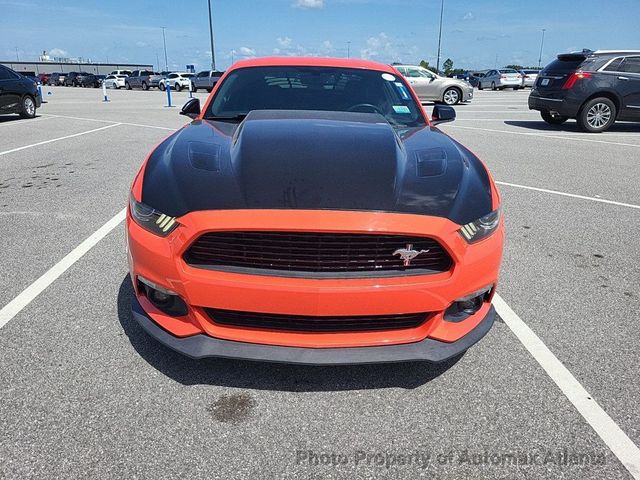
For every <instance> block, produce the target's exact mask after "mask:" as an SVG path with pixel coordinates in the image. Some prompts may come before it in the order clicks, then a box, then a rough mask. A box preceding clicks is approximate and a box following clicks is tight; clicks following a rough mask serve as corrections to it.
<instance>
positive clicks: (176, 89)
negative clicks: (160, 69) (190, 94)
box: [173, 82, 182, 92]
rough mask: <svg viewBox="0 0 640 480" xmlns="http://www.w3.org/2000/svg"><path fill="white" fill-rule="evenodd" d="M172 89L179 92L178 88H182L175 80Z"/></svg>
mask: <svg viewBox="0 0 640 480" xmlns="http://www.w3.org/2000/svg"><path fill="white" fill-rule="evenodd" d="M173 89H174V90H175V91H176V92H179V91H180V90H182V87H181V86H180V84H179V83H178V82H176V84H175V85H174V86H173Z"/></svg>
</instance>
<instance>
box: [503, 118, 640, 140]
mask: <svg viewBox="0 0 640 480" xmlns="http://www.w3.org/2000/svg"><path fill="white" fill-rule="evenodd" d="M504 124H505V125H510V126H512V127H520V128H527V129H529V130H537V131H540V132H552V133H553V132H555V133H558V132H575V133H583V134H586V135H590V134H588V133H586V132H583V131H582V130H580V129H579V128H578V124H577V123H576V122H575V121H571V120H569V121H568V122H567V123H563V124H562V125H549V124H548V123H545V122H543V121H542V120H505V122H504ZM607 133H640V123H624V122H622V123H621V122H616V123H614V124H613V125H612V126H611V128H609V129H608V130H607V131H606V132H605V133H604V135H606V134H607ZM593 135H596V136H597V134H593Z"/></svg>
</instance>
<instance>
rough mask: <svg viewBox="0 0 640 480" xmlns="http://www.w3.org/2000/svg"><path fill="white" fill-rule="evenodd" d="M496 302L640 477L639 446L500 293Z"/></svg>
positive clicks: (500, 312)
mask: <svg viewBox="0 0 640 480" xmlns="http://www.w3.org/2000/svg"><path fill="white" fill-rule="evenodd" d="M493 304H494V306H495V308H496V311H497V312H498V315H500V318H501V319H502V320H504V323H506V324H507V326H508V327H509V328H510V329H511V331H512V332H513V334H514V335H515V336H516V337H517V338H518V340H519V341H520V343H522V345H524V347H525V348H526V349H527V350H528V351H529V353H530V354H531V356H532V357H533V358H534V359H535V360H536V361H537V362H538V364H539V365H540V366H541V367H542V368H543V369H544V371H545V372H547V375H549V377H550V378H551V380H553V382H554V383H555V384H556V385H557V386H558V388H560V390H561V391H562V393H563V394H564V395H565V396H566V397H567V399H569V401H570V402H571V403H572V404H573V406H574V407H575V408H576V410H578V412H579V413H580V415H582V417H583V418H584V419H585V420H586V421H587V423H588V424H589V425H590V426H591V428H593V429H594V430H595V432H596V433H597V434H598V436H599V437H600V438H601V439H602V441H603V442H604V443H605V444H606V445H607V446H608V447H609V449H610V450H611V452H613V454H614V455H615V456H616V457H618V460H620V462H621V463H622V465H624V467H625V468H626V469H627V470H628V471H629V473H630V474H631V476H632V477H633V478H635V479H636V480H640V449H639V448H638V447H637V445H636V444H635V443H633V442H632V441H631V439H630V438H629V437H628V436H627V434H626V433H624V431H622V429H621V428H620V427H619V426H618V424H617V423H616V422H615V421H614V420H613V419H612V418H611V417H610V416H609V414H607V412H605V411H604V409H603V408H602V407H601V406H600V405H599V404H598V402H596V401H595V400H594V399H593V397H592V396H591V395H590V394H589V392H587V390H586V389H585V388H584V387H583V386H582V384H581V383H580V382H579V381H578V380H577V379H576V378H575V377H574V376H573V374H572V373H571V372H570V371H569V370H568V369H567V367H565V366H564V364H563V363H562V362H561V361H560V360H558V358H557V357H556V356H555V355H554V354H553V352H551V350H549V348H548V347H547V346H546V345H545V344H544V342H543V341H542V340H540V337H538V336H537V335H536V334H535V332H534V331H533V330H531V328H529V326H528V325H527V324H526V323H525V322H524V321H523V320H522V319H521V318H520V317H519V316H518V315H517V314H516V313H515V312H514V311H513V310H512V309H511V307H509V305H507V303H506V302H505V301H504V300H503V299H502V297H500V296H499V295H495V296H494V298H493Z"/></svg>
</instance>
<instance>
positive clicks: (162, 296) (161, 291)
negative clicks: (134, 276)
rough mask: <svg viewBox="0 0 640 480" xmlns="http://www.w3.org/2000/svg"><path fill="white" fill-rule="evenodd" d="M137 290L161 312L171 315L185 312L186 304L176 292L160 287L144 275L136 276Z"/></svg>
mask: <svg viewBox="0 0 640 480" xmlns="http://www.w3.org/2000/svg"><path fill="white" fill-rule="evenodd" d="M138 291H139V292H141V293H144V295H145V296H146V297H147V299H148V300H149V301H150V302H151V303H152V304H153V306H154V307H156V308H157V309H158V310H160V311H161V312H162V313H166V314H167V315H171V316H172V317H182V316H184V315H186V314H187V304H186V303H184V300H182V299H181V298H180V297H179V296H178V294H177V293H176V292H173V291H171V290H167V289H166V288H163V287H160V286H159V285H156V284H155V283H153V282H151V281H149V280H147V279H146V278H144V277H140V276H139V277H138Z"/></svg>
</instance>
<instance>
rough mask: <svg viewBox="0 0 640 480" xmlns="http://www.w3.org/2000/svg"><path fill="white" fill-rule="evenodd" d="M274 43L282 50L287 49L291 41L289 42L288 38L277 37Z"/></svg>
mask: <svg viewBox="0 0 640 480" xmlns="http://www.w3.org/2000/svg"><path fill="white" fill-rule="evenodd" d="M276 42H277V43H278V45H279V46H280V47H282V48H289V47H290V46H291V42H293V40H291V39H290V38H289V37H278V38H276Z"/></svg>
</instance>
